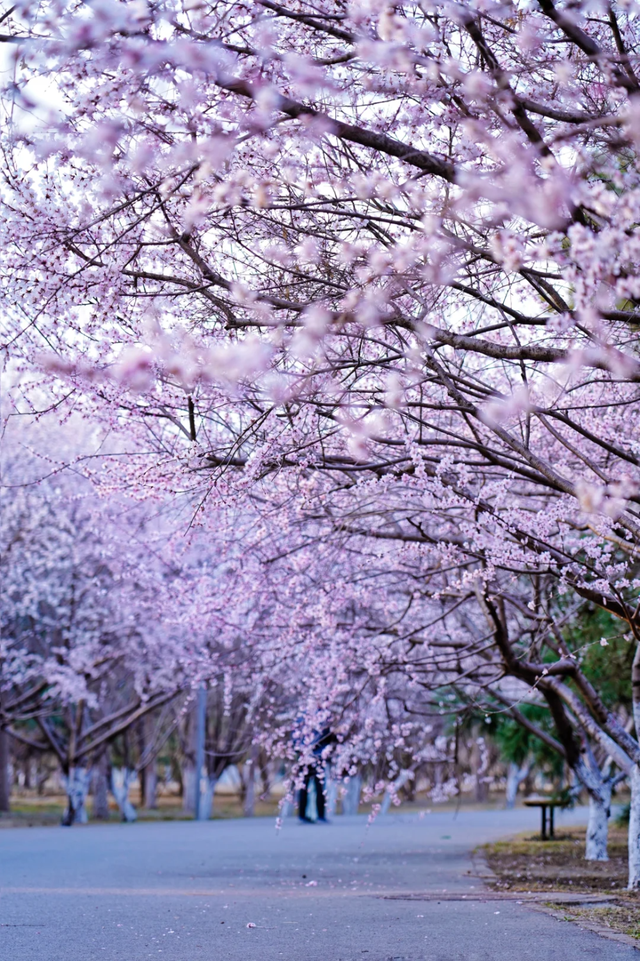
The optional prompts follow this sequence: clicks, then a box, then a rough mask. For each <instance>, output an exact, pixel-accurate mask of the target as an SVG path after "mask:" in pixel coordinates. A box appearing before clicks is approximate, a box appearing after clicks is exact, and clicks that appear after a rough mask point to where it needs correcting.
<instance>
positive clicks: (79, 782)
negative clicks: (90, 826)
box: [62, 767, 89, 827]
mask: <svg viewBox="0 0 640 961" xmlns="http://www.w3.org/2000/svg"><path fill="white" fill-rule="evenodd" d="M64 786H65V791H66V792H67V810H66V811H65V812H64V815H63V818H62V823H63V825H65V827H71V825H72V824H86V823H87V821H88V820H89V818H88V815H87V809H86V806H85V801H86V799H87V792H88V790H89V772H88V770H87V769H86V767H71V768H69V773H68V774H67V775H66V776H65V777H64Z"/></svg>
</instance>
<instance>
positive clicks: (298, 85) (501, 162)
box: [0, 0, 640, 888]
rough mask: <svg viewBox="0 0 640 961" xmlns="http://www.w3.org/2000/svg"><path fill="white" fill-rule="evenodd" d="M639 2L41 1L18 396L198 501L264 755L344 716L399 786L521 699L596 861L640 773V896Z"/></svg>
mask: <svg viewBox="0 0 640 961" xmlns="http://www.w3.org/2000/svg"><path fill="white" fill-rule="evenodd" d="M637 15H638V10H637V5H636V4H635V3H634V2H631V0H626V2H624V3H623V2H613V0H571V2H566V3H563V2H559V0H558V2H554V0H538V2H537V3H515V2H509V0H507V2H493V0H471V2H468V3H464V4H462V3H457V2H451V0H446V2H436V0H421V2H417V3H413V2H407V3H397V4H392V5H388V4H387V3H382V2H376V0H373V2H370V0H367V2H364V0H362V2H361V0H354V2H352V3H350V4H348V5H347V4H345V3H343V2H342V0H327V2H324V3H323V4H321V5H319V6H318V5H314V6H310V5H308V4H306V2H304V0H288V2H286V3H282V4H280V3H275V2H272V0H256V2H249V0H247V2H244V3H240V4H238V3H216V4H208V3H206V2H202V3H186V2H185V3H183V2H181V0H165V2H161V3H159V4H153V5H149V6H148V7H144V6H142V5H135V6H130V5H125V4H120V3H115V4H111V5H109V4H100V5H92V6H89V7H87V8H86V9H85V8H83V9H82V11H79V10H78V9H77V8H76V6H75V5H74V4H72V3H67V2H66V0H51V2H49V3H45V4H43V5H42V6H40V7H38V10H37V12H34V11H33V10H32V9H31V7H29V6H28V5H27V4H23V3H20V2H19V3H18V4H16V5H15V6H13V7H12V8H11V9H10V10H9V11H8V12H7V15H6V18H5V29H6V34H5V35H4V42H6V43H7V44H8V45H9V46H10V49H11V51H13V53H12V56H13V60H14V64H15V75H14V79H13V80H12V82H11V84H10V85H9V86H8V87H7V88H6V90H5V98H4V103H5V110H6V120H7V122H6V124H5V125H4V130H3V150H4V156H5V158H6V171H5V175H4V183H3V186H2V190H3V202H4V210H3V214H2V226H1V227H0V230H2V241H1V242H2V244H3V250H4V252H5V260H6V271H5V279H4V292H5V298H6V304H7V309H6V319H3V321H2V323H3V325H4V330H5V335H4V338H3V339H4V345H5V351H6V353H7V355H8V357H9V370H10V371H11V374H12V375H13V374H14V373H15V375H16V377H17V376H18V375H19V378H20V383H19V387H18V386H16V388H15V390H13V389H12V391H11V395H12V397H13V398H15V399H14V401H13V402H14V403H15V405H16V410H17V411H19V412H24V411H26V410H31V411H34V412H43V411H45V410H47V411H53V410H56V411H58V412H62V414H63V416H66V414H67V413H68V411H70V410H71V409H73V410H74V411H75V412H76V415H79V416H82V417H85V418H87V419H89V420H91V422H92V423H95V424H96V425H99V428H98V430H99V433H100V437H99V441H98V443H97V444H96V445H95V447H94V451H93V454H94V457H96V458H97V457H100V464H101V469H100V475H99V476H100V483H101V484H102V485H107V486H108V487H109V488H111V489H114V490H117V491H123V492H124V491H126V492H127V493H128V494H129V495H131V494H132V493H135V495H136V496H138V497H140V496H142V497H151V498H154V499H156V501H158V500H161V501H164V500H165V499H169V500H170V501H172V502H174V503H177V502H180V503H182V504H183V505H187V508H188V512H189V521H188V524H187V523H186V522H185V523H184V524H183V529H184V528H186V527H187V526H188V527H189V532H190V547H189V550H193V551H195V552H196V553H198V552H199V554H198V556H199V557H201V558H202V557H207V556H208V557H211V556H215V558H216V561H218V560H219V559H221V562H220V563H216V564H215V565H214V566H213V567H211V568H210V569H208V570H202V571H201V573H200V575H199V576H198V578H197V583H196V584H193V583H192V582H191V580H190V578H182V579H178V580H179V581H180V584H181V591H182V594H181V602H180V603H177V604H176V603H175V602H174V599H172V598H171V594H172V591H173V583H174V582H171V585H170V584H169V583H168V582H167V583H165V585H164V586H163V590H162V592H161V593H162V597H163V604H164V603H165V602H166V604H167V607H166V608H165V607H163V614H162V623H163V624H164V623H165V622H166V623H168V624H171V625H173V624H175V625H176V627H175V630H176V631H177V632H178V633H179V632H180V629H183V628H184V627H185V625H187V624H191V625H193V624H196V623H197V624H198V627H199V633H198V637H199V638H200V639H202V637H203V636H204V635H205V634H207V636H208V637H209V636H215V637H216V645H218V644H219V645H221V647H220V649H221V650H222V651H224V657H225V658H226V657H227V655H228V656H229V658H230V663H229V668H228V670H229V675H230V676H231V675H233V676H234V677H239V678H250V679H251V682H252V685H255V690H256V691H257V692H259V693H256V694H252V695H251V698H250V699H249V701H248V703H250V704H251V705H252V708H251V709H252V710H254V708H255V710H256V711H258V713H260V711H263V712H264V715H263V716H264V717H268V718H269V723H268V724H266V723H265V724H263V725H262V728H263V730H264V737H263V740H264V744H265V746H267V747H268V748H269V749H270V750H274V749H275V746H276V745H279V749H281V750H282V751H284V752H285V753H287V752H289V754H290V755H291V757H292V758H293V757H294V755H295V749H294V747H293V746H292V741H291V729H292V725H294V723H295V719H296V718H297V717H300V718H302V720H301V721H300V722H299V725H298V726H301V727H302V728H303V729H304V730H303V733H304V737H303V739H302V740H303V742H304V744H305V745H306V747H305V749H304V750H303V751H302V753H301V756H300V757H299V759H298V766H299V767H300V765H304V763H306V762H309V761H310V759H311V752H312V747H311V745H312V741H313V731H314V730H317V729H319V728H322V727H324V726H326V725H330V726H331V727H332V729H334V730H335V732H336V737H337V740H338V743H337V746H335V754H336V757H337V763H338V764H339V765H340V766H341V769H343V770H345V771H348V770H350V769H355V765H356V763H359V764H370V763H374V762H379V763H380V765H381V769H380V784H384V783H386V782H388V781H391V782H392V783H394V782H395V779H396V778H397V776H398V774H399V770H400V765H399V762H398V752H402V751H404V752H406V753H407V754H409V755H410V756H411V757H412V758H414V759H415V762H416V763H418V762H419V761H420V759H422V758H423V757H424V756H425V752H426V753H427V754H428V753H429V752H432V753H433V752H434V751H436V750H437V748H436V746H435V741H434V740H433V738H431V737H430V735H431V734H432V731H430V730H429V726H430V722H429V721H428V720H427V718H429V717H430V716H431V715H435V716H436V717H442V716H443V714H445V713H448V714H451V713H452V712H453V713H455V712H456V711H458V710H459V711H460V712H462V711H465V710H467V709H468V705H469V704H470V703H471V704H473V705H474V707H475V709H479V710H481V711H482V712H485V713H486V715H487V716H489V717H491V716H492V714H493V713H494V712H505V713H508V714H509V716H510V717H512V718H513V719H515V720H516V721H517V723H518V724H520V726H522V727H523V728H525V729H526V730H528V731H529V732H530V733H532V734H535V736H536V737H537V738H538V740H540V741H542V742H544V743H545V744H546V745H547V746H548V747H549V748H551V749H553V750H554V751H555V752H556V753H557V754H558V756H560V757H561V758H562V759H563V760H564V761H565V763H566V764H567V765H568V766H569V768H570V769H571V771H572V772H573V776H574V777H575V779H576V781H577V782H578V783H580V784H581V785H583V786H584V788H585V789H586V791H587V792H588V794H589V798H590V803H591V820H590V824H589V829H588V843H587V855H588V856H589V857H595V858H602V857H606V825H607V817H608V812H609V804H610V797H611V790H612V787H613V786H614V785H615V783H616V781H618V780H619V779H621V778H626V779H627V782H628V784H629V786H630V789H631V819H630V830H629V858H630V861H629V884H630V887H632V888H637V887H639V886H640V743H639V740H638V732H639V731H640V653H639V652H640V644H639V640H640V633H639V630H640V621H639V616H640V615H639V613H638V611H639V605H638V588H639V587H640V581H639V580H638V571H637V549H638V548H637V538H638V534H639V531H640V528H639V523H640V515H639V512H638V506H639V504H640V484H639V481H640V472H639V464H640V461H639V457H640V452H639V451H638V445H637V437H636V434H637V431H636V420H637V417H638V413H639V408H638V388H637V385H638V381H639V380H640V358H639V357H638V350H637V324H638V319H639V317H640V311H639V310H638V298H639V296H640V289H639V288H638V282H637V274H638V267H639V266H640V265H639V264H638V260H639V257H640V253H639V250H638V241H637V236H638V227H637V224H638V219H639V218H638V209H639V202H640V189H639V188H640V183H639V178H640V172H639V169H638V153H637V151H638V139H639V136H640V134H639V128H638V103H639V102H640V101H639V100H638V93H639V90H640V81H639V80H638V75H637V72H636V71H637V57H638V53H639V44H640V35H639V32H638V23H639V21H638V16H637ZM43 73H47V74H48V75H49V76H55V77H56V82H55V85H54V94H53V95H52V94H51V93H49V94H48V95H47V96H48V100H47V99H46V98H45V95H44V94H43V88H42V83H41V77H42V75H43ZM96 463H97V461H96V460H88V461H86V462H85V466H84V467H83V470H85V471H86V473H88V474H92V473H93V474H94V478H93V479H94V480H96V477H95V474H96V473H97V471H96V468H95V466H94V465H95V464H96ZM187 508H185V510H186V509H187ZM203 545H204V547H203ZM143 593H144V592H143ZM183 598H184V600H183ZM222 598H223V599H224V602H223V603H221V599H222ZM136 603H137V602H136ZM178 611H182V613H181V614H180V616H178V615H177V612H178ZM185 612H186V613H185ZM187 634H189V631H187ZM132 643H133V646H135V642H132V641H127V647H130V646H132ZM172 643H173V642H172ZM180 643H182V642H180ZM208 643H209V642H208V640H207V642H203V641H202V640H200V641H199V642H198V644H197V645H196V647H197V650H195V651H191V649H189V653H188V655H185V656H184V657H183V656H182V655H180V657H178V658H177V659H176V660H175V662H174V660H173V659H172V654H171V653H169V654H168V655H167V660H166V664H167V665H173V664H174V663H180V665H181V668H180V669H184V665H185V664H188V665H189V670H188V673H189V675H190V677H191V678H192V679H194V680H197V679H198V676H199V674H201V673H202V672H201V670H200V668H201V665H202V654H201V653H200V651H201V650H207V655H206V657H209V656H210V654H209V653H208V649H207V644H208ZM598 649H600V653H601V652H602V651H606V653H607V654H608V655H609V656H610V657H611V662H610V663H614V662H615V659H616V658H617V659H618V660H619V663H621V664H625V665H626V669H627V679H628V692H627V693H628V697H627V696H625V697H616V698H615V699H613V698H612V697H611V696H610V692H609V693H608V688H607V683H608V681H607V678H608V677H610V671H609V670H608V669H605V670H600V671H596V670H594V669H593V663H594V658H595V657H596V654H597V653H598ZM165 654H166V652H165V651H163V652H162V656H161V657H160V658H159V659H158V662H159V663H160V662H161V661H162V660H163V658H164V657H165ZM145 656H146V655H145ZM151 661H152V662H153V657H151ZM608 663H609V662H608ZM168 673H169V674H174V673H175V671H174V667H173V666H169V667H168ZM136 683H138V684H139V685H142V686H141V687H140V688H139V690H140V697H142V696H143V694H144V696H146V691H147V688H145V686H144V683H143V681H142V679H138V680H137V682H136ZM145 683H146V682H145ZM240 686H242V685H240ZM283 691H284V692H286V695H287V704H288V708H287V710H285V711H281V709H280V706H279V697H280V692H283ZM445 691H446V692H447V693H446V694H443V692H445ZM526 701H529V702H531V701H533V702H535V703H536V705H537V706H539V707H541V708H544V711H545V712H546V713H545V715H544V716H545V717H546V718H549V719H550V723H549V724H542V723H541V722H540V721H539V720H536V719H535V718H532V717H531V716H530V713H529V712H525V711H524V710H523V709H522V704H523V703H525V702H526ZM294 705H295V707H294ZM298 743H299V742H298Z"/></svg>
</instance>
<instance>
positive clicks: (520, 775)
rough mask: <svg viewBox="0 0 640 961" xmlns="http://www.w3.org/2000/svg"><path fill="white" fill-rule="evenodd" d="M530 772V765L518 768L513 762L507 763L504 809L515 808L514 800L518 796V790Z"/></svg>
mask: <svg viewBox="0 0 640 961" xmlns="http://www.w3.org/2000/svg"><path fill="white" fill-rule="evenodd" d="M530 770H531V765H530V764H527V763H525V764H523V765H522V767H520V766H519V765H518V764H516V763H515V761H511V762H510V763H509V769H508V771H507V788H506V794H505V805H504V806H505V807H506V808H508V809H510V808H513V807H515V803H516V798H517V796H518V788H519V787H520V785H521V784H522V782H523V781H524V780H526V778H527V777H528V776H529V771H530Z"/></svg>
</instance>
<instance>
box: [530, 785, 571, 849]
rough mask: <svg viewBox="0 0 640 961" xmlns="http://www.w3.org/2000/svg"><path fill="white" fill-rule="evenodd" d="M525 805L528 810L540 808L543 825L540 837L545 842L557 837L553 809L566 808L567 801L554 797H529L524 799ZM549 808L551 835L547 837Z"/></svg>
mask: <svg viewBox="0 0 640 961" xmlns="http://www.w3.org/2000/svg"><path fill="white" fill-rule="evenodd" d="M524 804H525V806H526V807H528V808H540V814H541V816H542V824H541V830H540V837H541V838H542V840H543V841H546V840H548V839H549V840H550V839H551V838H554V837H555V834H554V833H553V809H554V808H564V807H566V806H567V802H566V801H561V800H559V799H558V798H554V797H540V796H535V797H533V796H532V797H527V798H525V799H524ZM547 808H548V809H549V834H548V835H547Z"/></svg>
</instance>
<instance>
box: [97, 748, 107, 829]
mask: <svg viewBox="0 0 640 961" xmlns="http://www.w3.org/2000/svg"><path fill="white" fill-rule="evenodd" d="M108 771H109V759H108V757H107V753H106V751H105V752H103V753H102V754H101V755H100V757H99V758H98V762H97V764H96V766H95V768H94V770H93V816H94V818H95V819H96V820H97V821H107V820H108V819H109V776H108Z"/></svg>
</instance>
